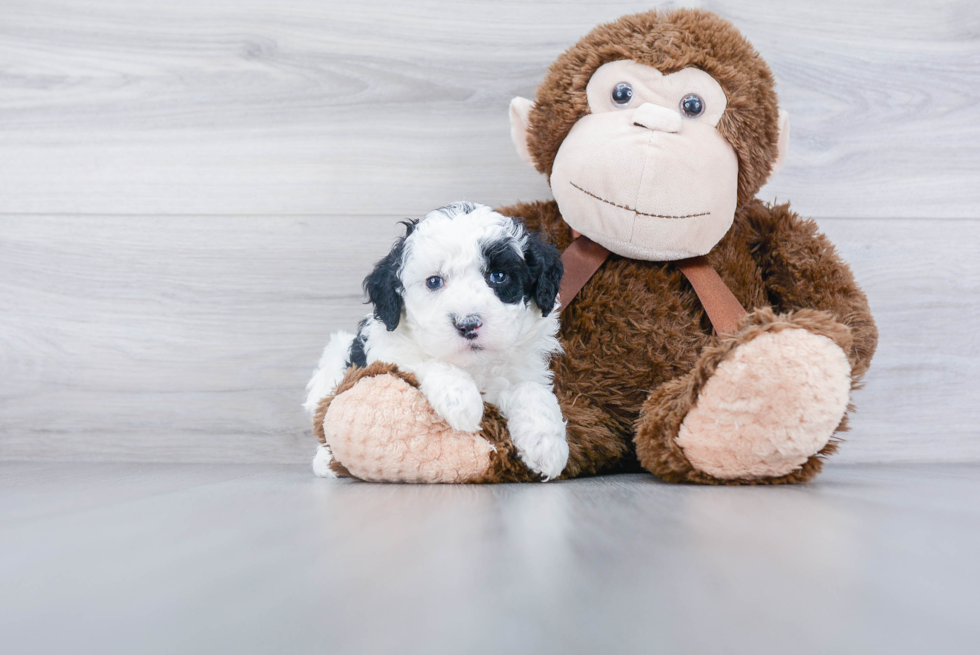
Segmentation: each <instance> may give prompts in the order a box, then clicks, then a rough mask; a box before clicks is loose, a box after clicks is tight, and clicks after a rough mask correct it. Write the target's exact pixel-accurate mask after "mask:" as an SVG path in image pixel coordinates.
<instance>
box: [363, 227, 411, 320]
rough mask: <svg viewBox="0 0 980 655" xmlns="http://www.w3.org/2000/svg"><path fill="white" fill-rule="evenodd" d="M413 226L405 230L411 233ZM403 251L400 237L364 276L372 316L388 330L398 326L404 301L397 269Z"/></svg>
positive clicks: (402, 241)
mask: <svg viewBox="0 0 980 655" xmlns="http://www.w3.org/2000/svg"><path fill="white" fill-rule="evenodd" d="M414 227H415V226H414V225H411V226H406V231H407V232H409V233H411V231H412V228H414ZM404 251H405V238H404V237H402V238H400V239H398V241H396V242H395V245H394V246H392V248H391V252H389V253H388V254H387V256H385V258H384V259H382V260H381V261H379V262H378V263H377V264H375V266H374V270H373V271H371V274H370V275H368V276H367V277H366V278H364V291H366V292H367V296H368V299H369V300H370V301H371V303H372V304H373V305H374V317H375V318H376V319H378V320H379V321H381V322H382V323H384V324H385V328H387V330H388V331H389V332H391V331H392V330H394V329H395V328H396V327H398V321H399V320H401V316H402V308H403V307H404V306H405V301H404V300H403V299H402V282H401V280H400V279H399V278H398V269H399V268H401V265H402V255H403V254H404Z"/></svg>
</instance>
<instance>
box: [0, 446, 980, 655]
mask: <svg viewBox="0 0 980 655" xmlns="http://www.w3.org/2000/svg"><path fill="white" fill-rule="evenodd" d="M978 544H980V467H978V466H976V465H973V466H962V465H932V466H930V465H917V466H840V465H831V466H829V467H828V470H827V471H826V473H825V474H824V475H823V476H822V477H821V478H820V479H819V481H818V482H816V483H814V484H808V485H804V486H801V487H782V488H771V487H770V488H705V487H690V486H689V487H684V486H679V485H667V484H660V483H657V482H656V481H655V480H653V478H652V477H651V476H645V475H631V476H607V477H603V478H596V479H591V480H574V481H570V482H563V483H553V484H548V485H496V486H484V487H479V486H456V485H424V486H412V485H376V484H364V483H357V482H346V481H337V480H320V479H316V478H314V477H313V475H312V474H311V473H310V472H309V470H308V469H307V468H306V467H284V466H278V467H276V466H194V465H167V464H164V465H159V464H158V465H138V464H87V465H86V464H81V465H79V464H71V463H62V464H57V465H50V464H39V463H38V464H35V463H31V464H3V465H0V589H3V591H4V593H2V594H0V638H2V641H3V650H4V653H5V654H6V655H22V654H23V655H28V654H29V655H47V654H49V653H50V654H54V653H58V654H61V653H66V652H70V653H80V654H81V653H97V654H98V655H110V654H115V653H122V654H125V655H132V654H133V653H139V654H141V655H146V654H150V653H166V654H172V653H181V654H193V653H207V654H213V653H236V654H239V655H245V654H251V653H263V654H268V653H331V654H337V655H340V654H347V653H356V654H357V655H368V654H373V653H385V654H388V653H400V654H402V653H404V654H420V655H422V654H424V655H442V654H451V655H458V654H460V653H465V654H467V655H469V654H483V653H494V654H499V653H507V654H511V653H513V654H515V655H518V654H524V653H533V654H535V655H542V654H549V653H560V654H561V655H576V654H583V655H594V654H596V653H648V654H651V655H656V654H659V653H675V654H676V653H685V654H690V655H701V654H704V655H717V654H718V653H726V654H731V655H743V654H745V655H748V654H752V655H776V654H779V655H783V654H785V653H787V652H791V653H793V654H794V655H810V654H818V653H819V654H822V655H825V654H827V653H835V654H839V655H850V654H855V655H867V654H868V653H889V654H894V655H900V654H905V653H909V654H912V653H914V654H915V655H921V654H922V653H941V654H942V655H961V654H962V655H966V654H973V653H976V650H977V648H976V644H977V640H978V638H980V626H978V623H977V620H976V589H977V585H978V584H980V561H978V559H977V557H976V553H977V546H978Z"/></svg>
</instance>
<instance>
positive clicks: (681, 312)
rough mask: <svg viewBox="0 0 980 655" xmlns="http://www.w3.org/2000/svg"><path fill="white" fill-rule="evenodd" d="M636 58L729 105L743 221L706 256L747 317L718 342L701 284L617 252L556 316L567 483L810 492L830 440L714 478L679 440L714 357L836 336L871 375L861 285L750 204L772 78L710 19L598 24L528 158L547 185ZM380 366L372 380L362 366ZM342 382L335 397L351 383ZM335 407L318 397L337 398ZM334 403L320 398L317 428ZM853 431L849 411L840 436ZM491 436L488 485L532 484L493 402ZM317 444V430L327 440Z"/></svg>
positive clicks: (557, 87)
mask: <svg viewBox="0 0 980 655" xmlns="http://www.w3.org/2000/svg"><path fill="white" fill-rule="evenodd" d="M619 59H633V60H636V61H638V62H640V63H643V64H648V65H651V66H654V67H655V68H657V69H658V70H660V71H661V72H662V73H664V74H669V73H671V72H674V71H677V70H680V69H682V68H685V67H689V66H690V67H696V68H700V69H702V70H705V71H706V72H708V73H710V74H711V75H712V76H713V77H714V78H715V79H716V80H718V82H719V83H720V84H721V85H722V87H723V89H724V90H725V94H726V96H727V97H728V106H727V109H726V111H725V114H724V115H723V117H722V119H721V122H720V123H719V125H718V129H719V130H720V131H721V133H722V134H723V135H724V136H725V137H726V138H727V139H728V140H729V142H730V143H731V144H732V146H733V148H734V149H735V152H736V154H737V156H738V161H739V176H738V203H739V207H740V208H739V209H738V211H737V212H736V215H735V221H734V224H733V226H732V228H731V230H730V231H729V232H728V234H726V235H725V237H724V238H723V239H722V240H721V242H720V243H719V244H718V245H717V246H715V248H714V249H713V250H712V251H711V253H710V254H709V255H708V260H709V261H710V263H711V264H712V265H713V266H714V267H715V269H716V270H717V271H718V273H719V275H720V276H721V278H722V279H723V280H724V282H725V283H726V284H727V285H728V287H729V288H730V289H731V291H732V292H733V293H734V294H735V296H736V298H738V300H739V301H740V302H741V303H742V306H743V307H745V308H746V309H747V310H748V311H749V314H748V315H747V316H746V317H745V318H743V320H742V322H741V324H740V329H739V331H738V332H736V333H735V334H732V335H727V336H725V337H722V338H719V337H717V336H715V335H714V333H713V330H712V326H711V323H710V321H709V320H708V317H707V315H706V314H705V312H704V309H703V308H702V306H701V303H700V302H699V300H698V298H697V295H696V294H695V292H694V289H693V288H692V287H691V286H690V284H689V283H688V281H687V280H686V278H685V277H684V276H683V274H682V273H681V272H680V271H679V270H678V269H677V268H676V266H674V265H673V264H672V263H670V262H648V261H638V260H632V259H624V258H622V257H619V256H617V255H611V256H610V257H609V259H608V260H607V261H606V263H605V264H604V265H603V267H602V268H600V270H599V271H598V272H597V273H596V274H595V275H594V276H593V277H592V279H591V280H590V281H589V282H588V283H587V284H586V285H585V286H584V287H583V289H582V290H581V292H580V293H579V295H578V296H577V297H576V299H575V301H574V302H573V303H572V304H571V305H570V306H569V307H568V308H567V309H566V310H565V311H564V313H563V314H562V326H561V332H560V337H561V340H562V343H563V346H564V349H565V355H564V356H563V357H561V358H559V359H558V360H557V361H556V364H555V392H556V394H557V396H558V399H559V402H560V404H561V407H562V411H563V413H564V415H565V417H566V418H567V420H568V441H569V449H570V454H569V460H568V466H567V468H566V469H565V473H564V475H563V477H577V476H583V475H595V474H599V473H606V472H612V471H626V470H641V465H642V467H643V468H645V469H646V470H648V471H650V472H652V473H654V474H656V475H657V476H659V477H660V478H662V479H664V480H668V481H672V482H693V483H701V484H780V483H788V482H802V481H806V480H809V479H811V478H813V476H815V475H816V474H817V473H819V471H820V467H821V463H822V458H823V457H826V456H827V455H830V454H831V453H833V452H834V451H835V450H836V448H837V441H835V440H831V441H830V442H829V443H828V444H827V445H826V446H825V447H824V448H823V449H822V450H821V451H820V453H818V454H817V455H814V456H813V457H811V458H810V459H809V460H808V461H807V462H806V463H805V464H804V465H803V466H802V468H800V469H798V470H796V471H794V472H792V473H790V474H788V475H785V476H782V477H778V478H768V479H761V480H755V479H753V480H720V479H716V478H713V477H712V476H710V475H707V474H705V473H703V472H700V471H697V470H695V469H694V467H693V466H692V465H691V463H690V462H689V461H688V460H687V458H686V457H685V456H684V453H683V451H682V450H681V449H680V447H679V446H678V445H677V444H676V442H675V439H676V437H677V434H678V429H679V426H680V425H681V422H682V421H683V420H684V417H685V416H686V415H687V414H688V412H689V411H690V409H691V408H692V407H694V405H695V403H696V402H697V398H698V392H699V390H700V389H701V388H702V387H703V386H704V384H705V382H706V381H707V380H708V379H709V378H710V377H711V375H712V374H713V372H714V371H715V369H716V368H717V367H718V365H719V363H720V362H721V361H723V360H724V358H725V357H726V355H728V354H729V353H731V352H732V351H733V350H734V349H735V348H737V347H738V346H739V345H740V344H744V343H746V342H748V341H750V340H751V339H753V338H755V337H756V336H758V335H760V334H763V333H765V332H771V331H778V330H783V329H787V328H801V329H806V330H809V331H810V332H813V333H815V334H818V335H823V336H826V337H828V338H830V339H832V340H833V341H835V342H836V343H837V344H838V345H839V346H840V347H841V348H842V349H843V350H844V352H845V353H846V354H847V356H848V359H849V361H850V364H851V367H852V373H853V378H852V382H853V384H854V385H856V384H857V382H858V380H859V379H860V377H861V376H862V375H863V373H864V372H865V371H866V370H867V369H868V366H869V364H870V362H871V357H872V355H873V354H874V351H875V346H876V344H877V330H876V328H875V324H874V321H873V319H872V317H871V314H870V311H869V309H868V303H867V299H866V298H865V296H864V294H863V293H862V292H861V290H860V288H858V286H857V284H856V283H855V281H854V277H853V275H852V274H851V272H850V270H849V269H848V267H847V265H846V264H844V263H843V262H842V261H841V260H840V258H839V257H838V256H837V253H836V252H835V250H834V247H833V245H832V244H831V243H830V242H829V241H828V240H827V239H826V238H825V237H824V236H823V235H822V234H820V233H819V232H818V231H817V227H816V225H815V224H814V223H813V222H812V221H810V220H804V219H802V218H800V217H799V216H798V215H796V214H795V213H793V212H792V211H790V209H789V206H788V205H777V206H769V205H765V204H763V203H761V202H759V201H758V200H754V199H753V197H754V195H755V193H756V192H757V191H758V189H759V188H760V187H761V185H762V184H763V183H764V182H765V180H766V178H767V177H768V175H769V172H770V170H771V168H772V164H773V162H774V160H775V158H776V143H777V137H778V133H777V132H778V130H777V117H778V112H777V105H776V96H775V93H774V91H773V79H772V74H771V73H770V71H769V68H768V67H767V66H766V64H765V62H763V61H762V59H761V58H760V57H759V55H758V53H756V51H755V50H754V49H753V48H752V46H751V45H749V43H748V42H747V41H746V40H745V39H744V38H743V37H742V36H741V34H739V32H738V31H737V30H736V29H735V28H734V27H732V26H731V24H729V23H728V22H727V21H724V20H722V19H721V18H719V17H717V16H715V15H714V14H711V13H708V12H704V11H700V10H676V11H672V12H664V13H661V12H649V13H645V14H637V15H635V16H627V17H624V18H622V19H620V20H618V21H616V22H615V23H610V24H608V25H602V26H600V27H598V28H596V29H595V30H593V31H592V32H591V33H589V34H588V35H587V36H586V37H584V38H583V39H582V40H581V41H580V42H579V43H578V44H576V45H575V46H573V47H572V48H571V49H570V50H568V51H567V52H566V53H565V54H563V55H562V56H560V57H559V58H558V59H557V60H556V61H555V63H554V64H553V65H552V67H551V69H550V70H549V72H548V75H547V77H546V78H545V80H544V81H543V82H542V84H541V86H540V87H539V89H538V94H537V100H536V104H535V106H534V108H533V109H532V111H531V114H530V132H531V133H530V137H529V149H530V152H531V154H532V156H533V158H534V160H535V162H536V164H537V167H538V169H539V170H540V171H541V172H543V173H545V174H548V175H549V176H550V174H551V168H552V164H553V162H554V158H555V154H556V153H557V151H558V148H559V146H560V145H561V142H562V140H563V139H564V138H565V136H566V135H567V134H568V132H569V130H570V129H571V128H572V125H574V124H575V122H576V121H577V120H578V119H579V118H581V117H582V116H583V115H585V114H586V113H587V112H588V105H587V101H586V95H585V87H586V84H587V83H588V81H589V78H590V77H591V75H592V73H593V72H594V71H595V70H596V69H597V68H599V66H601V65H602V64H605V63H607V62H610V61H615V60H619ZM500 211H501V212H502V213H504V214H507V215H510V216H516V217H520V218H522V219H523V220H524V221H525V223H526V224H527V226H528V227H529V228H530V229H532V230H537V231H539V232H542V233H543V234H544V235H545V236H546V237H547V238H549V239H550V240H551V241H552V242H553V243H555V244H556V245H557V246H558V247H559V249H562V250H563V249H564V248H566V247H567V246H568V245H569V243H570V241H571V234H570V230H569V228H568V226H567V225H566V224H565V223H564V221H563V220H562V217H561V215H560V213H559V211H558V206H557V204H556V203H555V202H554V201H551V202H535V203H522V204H518V205H514V206H512V207H505V208H503V209H501V210H500ZM368 371H372V372H370V373H369V372H368ZM385 371H388V372H392V373H394V374H397V373H396V372H394V371H393V369H391V368H388V369H383V367H377V366H375V367H374V368H371V367H369V369H364V370H361V371H356V372H351V373H348V377H347V378H345V380H344V382H343V383H342V385H341V387H340V389H338V393H341V392H342V391H343V390H344V389H345V388H349V386H350V385H351V384H353V383H355V382H356V379H355V378H356V377H357V376H363V375H368V374H379V373H383V372H385ZM329 400H330V399H326V400H325V401H324V403H329ZM325 411H326V409H325V406H324V404H323V403H321V411H318V412H317V421H316V422H319V421H322V417H323V415H324V413H325ZM843 429H846V417H845V419H844V420H843V421H842V422H841V425H840V426H839V427H838V430H843ZM483 435H484V437H485V438H487V439H488V440H489V441H491V442H492V443H494V445H495V447H496V449H497V452H496V453H495V454H494V457H493V460H492V465H491V469H490V470H489V471H488V472H487V474H486V476H485V477H484V478H483V479H481V480H480V481H483V482H504V481H524V480H535V479H538V478H537V477H536V476H534V475H533V474H532V473H531V472H530V471H529V470H528V469H527V468H526V467H525V466H524V465H523V464H522V463H521V462H520V460H519V458H518V457H517V453H516V450H515V449H514V447H513V444H511V442H510V438H509V436H508V434H507V431H506V425H505V422H504V421H503V420H502V419H501V417H500V415H499V413H497V412H496V410H495V409H493V408H491V407H488V408H487V412H486V414H485V417H484V423H483ZM318 436H320V438H321V442H322V428H321V429H320V430H319V435H318Z"/></svg>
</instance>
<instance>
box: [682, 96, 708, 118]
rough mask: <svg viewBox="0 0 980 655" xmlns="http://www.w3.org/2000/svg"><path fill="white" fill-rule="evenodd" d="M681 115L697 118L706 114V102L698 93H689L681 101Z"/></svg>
mask: <svg viewBox="0 0 980 655" xmlns="http://www.w3.org/2000/svg"><path fill="white" fill-rule="evenodd" d="M681 113H682V114H684V115H685V116H687V117H688V118H697V117H698V116H700V115H701V114H703V113H704V100H703V99H702V98H701V96H699V95H698V94H696V93H688V94H687V95H686V96H684V97H683V98H682V99H681Z"/></svg>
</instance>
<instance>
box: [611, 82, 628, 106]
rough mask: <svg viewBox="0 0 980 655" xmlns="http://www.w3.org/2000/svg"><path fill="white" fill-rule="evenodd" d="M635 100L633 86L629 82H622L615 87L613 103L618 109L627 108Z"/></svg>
mask: <svg viewBox="0 0 980 655" xmlns="http://www.w3.org/2000/svg"><path fill="white" fill-rule="evenodd" d="M632 100H633V86H632V85H631V84H630V83H629V82H620V83H619V84H617V85H616V86H614V87H613V90H612V101H613V104H614V105H616V106H617V107H625V106H626V105H628V104H629V103H630V102H631V101H632Z"/></svg>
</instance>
